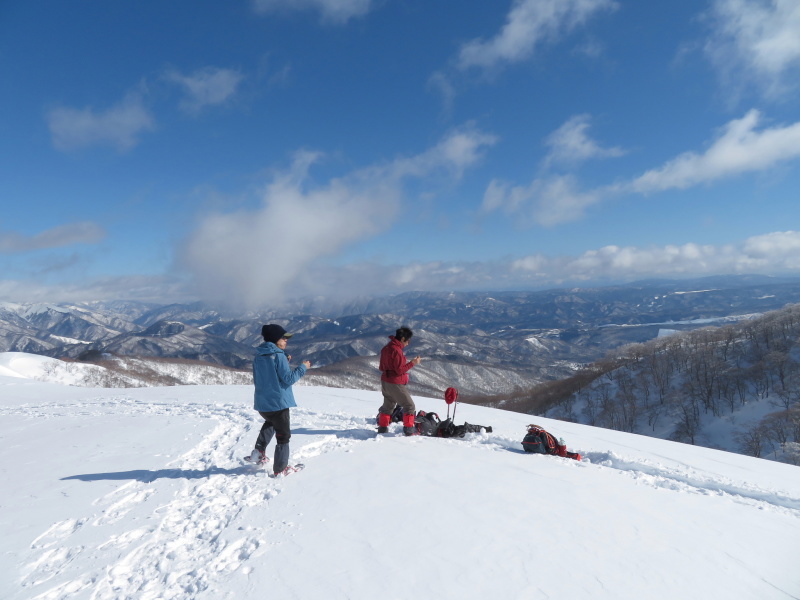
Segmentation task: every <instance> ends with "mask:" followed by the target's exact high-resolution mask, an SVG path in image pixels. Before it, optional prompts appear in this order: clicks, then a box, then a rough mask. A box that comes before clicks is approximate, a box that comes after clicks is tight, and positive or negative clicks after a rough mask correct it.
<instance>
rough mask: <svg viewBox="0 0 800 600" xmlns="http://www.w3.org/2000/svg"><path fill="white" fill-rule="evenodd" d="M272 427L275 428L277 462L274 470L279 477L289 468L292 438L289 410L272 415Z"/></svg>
mask: <svg viewBox="0 0 800 600" xmlns="http://www.w3.org/2000/svg"><path fill="white" fill-rule="evenodd" d="M272 414H273V415H274V416H273V417H272V425H273V427H274V428H275V442H276V446H275V462H274V463H273V466H272V470H273V471H274V472H275V474H276V475H277V474H278V473H281V472H282V471H283V470H284V469H285V468H286V467H288V466H289V439H290V438H291V437H292V431H291V425H290V422H289V416H290V414H289V409H288V408H284V409H283V410H281V411H278V412H276V413H272Z"/></svg>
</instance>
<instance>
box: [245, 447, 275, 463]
mask: <svg viewBox="0 0 800 600" xmlns="http://www.w3.org/2000/svg"><path fill="white" fill-rule="evenodd" d="M244 459H245V460H246V461H248V462H251V463H253V464H256V465H263V464H264V463H266V462H267V461H268V460H269V459H268V458H267V455H266V453H265V452H264V451H263V450H259V449H258V448H253V451H252V452H251V453H250V456H245V458H244Z"/></svg>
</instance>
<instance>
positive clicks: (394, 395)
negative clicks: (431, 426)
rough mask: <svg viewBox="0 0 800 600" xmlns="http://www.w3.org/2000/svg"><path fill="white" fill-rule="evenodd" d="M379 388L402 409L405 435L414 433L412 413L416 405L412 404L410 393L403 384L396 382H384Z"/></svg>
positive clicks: (413, 413) (414, 411)
mask: <svg viewBox="0 0 800 600" xmlns="http://www.w3.org/2000/svg"><path fill="white" fill-rule="evenodd" d="M382 383H383V384H384V385H383V386H382V387H381V389H382V390H383V391H384V393H385V394H386V395H388V396H389V398H391V399H392V401H393V402H394V403H395V404H397V405H399V406H400V407H401V408H402V409H403V433H404V434H406V435H414V433H415V432H416V428H415V427H414V415H415V413H416V411H417V407H416V406H415V405H414V400H412V399H411V394H409V393H408V389H407V388H406V386H404V385H400V384H398V383H386V382H385V381H384V382H382Z"/></svg>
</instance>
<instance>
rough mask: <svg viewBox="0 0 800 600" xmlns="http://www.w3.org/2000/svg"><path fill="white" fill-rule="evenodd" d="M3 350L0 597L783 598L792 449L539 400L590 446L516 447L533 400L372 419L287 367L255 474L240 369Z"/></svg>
mask: <svg viewBox="0 0 800 600" xmlns="http://www.w3.org/2000/svg"><path fill="white" fill-rule="evenodd" d="M17 358H20V359H22V358H24V357H17ZM17 366H18V367H20V369H19V370H22V371H24V370H25V369H24V368H22V367H25V366H26V365H24V364H23V365H17ZM27 366H28V367H30V365H27ZM6 368H9V367H8V366H6ZM19 370H17V371H15V373H8V372H6V371H4V372H3V373H0V415H2V420H0V437H1V438H2V440H1V441H2V443H0V458H1V460H0V470H1V471H2V479H0V481H2V483H0V486H2V493H1V494H0V516H2V529H0V552H1V553H2V557H3V558H2V565H1V566H0V598H4V599H8V600H22V599H26V600H27V599H42V600H45V599H46V600H62V599H64V600H66V599H71V598H78V599H96V600H101V599H103V600H104V599H128V598H130V599H134V598H135V599H137V600H155V599H205V600H210V599H214V600H220V599H244V598H267V597H269V598H302V599H312V598H327V599H336V598H349V599H372V598H376V597H380V598H387V599H405V598H414V599H415V600H416V599H419V598H459V599H465V598H466V599H469V598H475V599H481V600H486V598H498V599H504V600H505V599H515V598H519V599H523V598H524V599H526V600H528V599H539V598H542V599H544V598H558V599H559V600H579V599H590V598H591V599H593V600H597V599H609V600H611V599H614V600H622V599H632V600H633V599H635V600H642V599H643V598H647V599H665V600H666V599H669V600H674V599H675V598H692V599H695V598H708V599H712V598H713V599H716V598H729V599H737V600H740V599H750V598H752V599H759V600H765V599H772V598H775V599H778V598H800V575H798V573H799V572H800V571H798V568H797V559H798V556H800V469H798V468H797V467H794V466H790V465H786V464H781V463H775V462H770V461H765V460H759V459H754V458H749V457H745V456H741V455H737V454H730V453H726V452H721V451H717V450H710V449H706V448H699V447H693V446H687V445H681V444H677V443H672V442H668V441H664V440H659V439H653V438H648V437H643V436H637V435H631V434H624V433H620V432H614V431H610V430H605V429H596V428H592V427H588V426H581V425H576V424H570V423H563V422H558V421H550V420H547V419H539V418H537V419H536V422H537V423H539V424H540V425H542V426H544V427H546V428H547V429H549V430H550V431H551V432H553V433H555V434H556V435H557V436H563V437H564V438H565V440H566V442H567V445H568V446H569V448H570V450H576V451H578V452H580V453H581V454H583V456H584V458H585V460H584V461H583V462H576V461H572V460H569V459H562V458H558V457H545V456H539V455H528V454H525V453H524V452H523V451H522V447H521V444H520V442H521V440H522V437H523V435H524V433H525V426H526V425H527V424H528V423H529V422H530V421H531V417H530V416H527V415H523V414H517V413H511V412H503V411H498V410H492V409H487V408H482V407H476V406H470V405H457V408H456V411H457V412H456V422H458V423H461V422H463V421H468V422H470V423H477V424H481V425H491V426H493V432H492V433H488V434H487V433H481V434H468V436H467V438H465V439H463V440H453V439H451V440H445V439H435V438H422V437H410V438H406V437H403V436H402V434H401V433H400V431H399V425H394V426H393V427H394V429H392V430H391V431H390V433H389V434H388V435H386V436H380V437H378V436H377V435H376V433H375V425H374V416H375V413H376V409H377V407H378V404H379V398H378V394H377V393H374V392H366V391H354V390H343V389H328V388H317V387H297V388H296V389H295V395H296V398H297V401H298V405H299V406H298V408H296V409H293V412H292V426H293V435H292V440H291V445H292V456H293V458H292V460H293V462H302V463H304V464H305V465H306V468H305V469H304V470H303V471H302V472H300V473H297V474H293V475H289V476H287V477H284V478H278V479H272V478H269V477H267V475H266V472H265V471H264V470H260V469H257V468H255V467H252V466H248V465H244V464H243V463H242V461H241V460H240V457H242V456H244V455H245V454H248V453H249V452H250V450H251V449H252V445H253V442H254V440H255V437H256V434H257V431H258V428H259V427H260V424H261V423H260V418H259V417H258V415H257V414H256V413H255V412H254V411H253V410H252V387H251V386H174V387H162V388H137V389H126V390H119V389H115V390H109V389H101V388H85V387H81V388H78V387H69V386H64V385H59V384H54V383H45V382H40V381H35V380H33V379H31V378H28V377H25V376H20V373H19ZM14 374H16V375H17V376H13V375H14ZM453 384H454V385H457V382H453ZM416 402H417V407H418V408H422V409H425V410H428V411H431V410H432V411H436V412H438V413H439V414H440V415H445V414H446V413H447V407H446V405H445V404H444V402H443V401H442V400H439V399H431V398H416ZM271 450H272V448H270V452H271Z"/></svg>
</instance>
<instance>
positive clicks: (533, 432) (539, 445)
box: [522, 424, 581, 460]
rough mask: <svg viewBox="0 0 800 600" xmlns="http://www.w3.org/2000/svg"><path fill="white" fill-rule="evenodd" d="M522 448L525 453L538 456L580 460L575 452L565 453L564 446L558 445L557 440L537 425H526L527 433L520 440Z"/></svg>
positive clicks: (579, 456) (565, 448)
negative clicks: (551, 455)
mask: <svg viewBox="0 0 800 600" xmlns="http://www.w3.org/2000/svg"><path fill="white" fill-rule="evenodd" d="M522 447H523V448H524V449H525V452H533V453H538V454H555V455H557V456H565V457H567V458H574V459H575V460H580V459H581V455H580V454H578V453H576V452H567V446H566V444H560V443H559V442H558V440H556V438H555V437H554V436H553V435H552V434H551V433H550V432H548V431H545V430H544V428H542V427H540V426H539V425H533V424H531V425H528V433H527V434H525V437H524V438H523V440H522Z"/></svg>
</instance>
